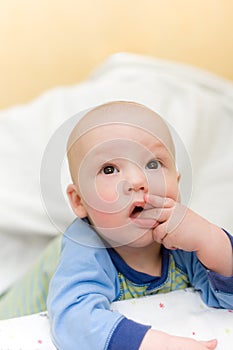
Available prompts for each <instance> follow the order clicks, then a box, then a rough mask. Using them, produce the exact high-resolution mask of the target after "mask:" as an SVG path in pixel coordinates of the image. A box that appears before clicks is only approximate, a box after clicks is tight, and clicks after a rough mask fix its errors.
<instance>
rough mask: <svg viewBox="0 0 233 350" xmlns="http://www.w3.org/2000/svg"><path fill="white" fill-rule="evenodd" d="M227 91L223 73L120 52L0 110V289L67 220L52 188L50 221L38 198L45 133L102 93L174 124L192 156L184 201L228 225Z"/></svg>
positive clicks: (231, 165)
mask: <svg viewBox="0 0 233 350" xmlns="http://www.w3.org/2000/svg"><path fill="white" fill-rule="evenodd" d="M232 97H233V84H232V83H230V82H227V81H225V80H224V79H221V78H217V77H215V76H212V75H211V74H208V73H206V72H204V71H200V70H197V69H194V68H191V67H188V66H184V65H178V64H175V63H172V62H166V61H160V60H156V59H149V58H147V57H142V56H135V55H130V54H123V53H122V54H116V55H114V56H112V57H110V58H109V59H108V60H107V61H106V62H104V64H103V65H102V66H101V67H100V68H99V69H97V70H96V71H95V72H94V73H93V75H92V77H90V79H88V80H87V81H85V82H83V83H81V84H78V85H75V86H71V87H67V88H65V87H60V88H57V89H54V90H50V91H48V92H47V93H45V94H44V95H42V96H40V97H39V98H38V99H36V100H34V101H33V102H31V103H29V104H27V105H24V106H16V107H14V108H11V109H8V110H5V111H2V112H1V113H0V160H1V171H0V246H1V249H0V294H1V292H3V291H4V290H5V289H6V288H7V287H9V286H10V285H11V284H12V283H13V282H14V281H15V280H16V279H18V278H19V277H20V276H21V275H22V274H23V273H24V272H25V271H26V270H27V269H28V267H29V266H30V265H31V263H32V261H33V260H34V259H35V257H36V256H37V255H38V254H39V252H40V251H41V250H42V249H43V247H45V245H46V244H47V242H48V240H49V239H50V238H51V237H52V236H54V235H56V234H57V233H58V231H59V229H60V230H62V229H61V228H63V227H65V226H67V225H68V224H69V221H70V217H69V218H68V217H66V215H61V213H63V207H62V205H63V204H62V203H57V202H56V193H52V191H51V193H50V195H51V198H52V199H54V203H55V205H56V208H57V213H56V218H55V221H56V222H58V225H56V226H55V225H53V223H52V222H51V220H50V218H49V217H48V216H47V213H46V208H44V205H43V202H42V200H41V194H40V175H39V174H40V164H41V159H42V156H43V152H44V149H45V147H46V145H47V143H48V141H49V139H50V137H51V135H52V134H53V133H54V132H55V130H56V129H57V128H58V127H59V125H61V123H63V122H64V121H65V120H67V119H68V118H69V117H71V116H72V115H74V114H75V113H77V112H79V111H80V110H83V109H85V108H89V107H91V106H94V105H97V104H99V103H103V102H106V101H109V100H118V99H125V100H133V101H137V102H141V103H143V104H145V105H147V106H148V107H150V108H152V109H154V110H156V111H157V112H159V113H160V114H161V115H162V116H163V117H164V118H166V119H167V120H168V121H169V122H170V123H171V124H172V125H173V126H174V127H175V129H176V130H177V132H178V133H179V134H180V137H181V139H182V140H183V142H184V144H185V146H186V148H187V150H188V153H189V154H190V157H191V160H192V170H193V181H192V183H191V185H193V191H192V199H191V202H190V205H191V207H192V208H193V209H194V210H196V211H198V212H199V213H200V214H202V215H203V216H205V217H206V218H208V219H209V220H211V221H213V222H215V223H216V224H218V225H221V226H223V227H224V228H226V229H228V230H229V231H230V232H233V216H232V213H231V208H232V198H233V161H232V150H233V137H232V132H233V98H232ZM184 170H185V169H184ZM181 179H182V178H181ZM52 219H53V220H54V218H52ZM2 247H4V249H3V248H2Z"/></svg>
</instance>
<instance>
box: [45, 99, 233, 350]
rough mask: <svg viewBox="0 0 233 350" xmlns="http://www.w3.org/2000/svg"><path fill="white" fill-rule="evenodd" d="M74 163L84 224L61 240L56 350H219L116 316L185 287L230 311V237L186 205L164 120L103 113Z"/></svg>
mask: <svg viewBox="0 0 233 350" xmlns="http://www.w3.org/2000/svg"><path fill="white" fill-rule="evenodd" d="M68 161H69V167H70V173H71V177H72V182H73V183H72V184H70V185H69V186H68V188H67V194H68V197H69V201H70V204H71V207H72V209H73V211H74V213H75V214H76V216H77V217H78V218H77V219H76V220H75V221H74V222H73V223H72V224H71V226H70V227H69V228H68V229H67V230H66V232H65V233H64V236H63V243H62V251H61V256H60V261H59V264H58V267H57V270H56V272H55V274H54V276H53V278H52V281H51V283H50V288H49V296H48V310H49V316H50V322H51V332H52V337H53V341H54V344H55V346H56V347H57V348H58V349H59V350H74V349H78V350H93V349H95V350H121V349H124V350H136V349H139V350H150V349H151V350H152V349H159V350H165V349H166V350H169V349H171V350H178V349H179V350H187V349H188V350H202V349H203V350H204V349H215V348H216V346H217V340H210V341H196V340H194V339H190V338H183V337H176V336H171V335H169V334H167V333H163V332H161V331H157V330H155V329H151V327H150V326H149V325H143V324H140V323H137V322H134V321H132V320H130V319H127V318H126V317H124V316H123V315H121V314H120V313H118V312H112V311H111V310H110V304H111V302H113V301H116V300H123V299H129V298H135V297H140V296H144V295H151V294H156V293H163V292H164V293H165V292H169V291H172V290H177V289H183V288H186V287H188V286H193V287H194V288H195V289H196V290H199V291H200V293H201V295H202V298H203V300H204V301H205V303H206V304H207V305H209V306H212V307H221V308H233V277H232V275H233V258H232V245H233V238H232V237H231V235H229V234H228V233H227V232H225V231H224V230H222V229H221V228H219V227H217V226H215V225H214V224H212V223H210V222H208V221H207V220H205V219H204V218H202V217H200V216H199V215H198V214H196V213H194V212H193V211H192V210H190V209H188V208H187V207H185V206H184V205H182V204H181V203H180V201H179V179H180V174H179V173H178V170H177V168H176V162H175V149H174V144H173V140H172V137H171V134H170V132H169V129H168V127H167V125H166V124H165V122H164V121H163V119H162V118H161V117H160V116H159V115H157V114H156V113H155V112H153V111H152V110H150V109H148V108H146V107H145V106H143V105H140V104H137V103H132V102H122V101H119V102H110V103H107V104H104V105H101V106H99V107H96V108H94V109H92V110H90V111H89V112H87V114H86V115H85V116H84V117H83V118H82V119H81V121H79V122H78V124H77V125H76V126H75V128H74V130H73V131H72V133H71V135H70V138H69V141H68ZM184 322H185V320H184Z"/></svg>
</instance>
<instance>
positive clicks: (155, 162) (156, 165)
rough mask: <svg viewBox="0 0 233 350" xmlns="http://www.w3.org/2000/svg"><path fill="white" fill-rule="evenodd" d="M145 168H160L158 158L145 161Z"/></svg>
mask: <svg viewBox="0 0 233 350" xmlns="http://www.w3.org/2000/svg"><path fill="white" fill-rule="evenodd" d="M146 168H147V169H150V170H157V169H159V168H161V162H160V161H159V160H151V161H149V162H148V163H147V165H146Z"/></svg>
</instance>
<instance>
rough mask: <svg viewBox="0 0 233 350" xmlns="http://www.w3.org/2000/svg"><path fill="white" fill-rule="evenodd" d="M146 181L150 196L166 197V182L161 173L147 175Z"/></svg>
mask: <svg viewBox="0 0 233 350" xmlns="http://www.w3.org/2000/svg"><path fill="white" fill-rule="evenodd" d="M147 181H148V187H149V189H148V190H149V191H148V192H149V193H150V194H153V195H156V196H161V197H165V196H166V195H167V181H166V177H165V176H164V173H163V172H162V171H159V172H153V173H152V172H151V173H149V174H147Z"/></svg>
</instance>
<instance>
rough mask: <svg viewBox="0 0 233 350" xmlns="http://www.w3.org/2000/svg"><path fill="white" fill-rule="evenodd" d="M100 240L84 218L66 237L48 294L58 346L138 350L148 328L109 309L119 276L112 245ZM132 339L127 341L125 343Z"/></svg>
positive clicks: (83, 349) (64, 349)
mask: <svg viewBox="0 0 233 350" xmlns="http://www.w3.org/2000/svg"><path fill="white" fill-rule="evenodd" d="M78 234H79V235H80V234H81V235H82V234H83V235H88V234H90V235H92V242H91V243H94V244H89V245H88V244H82V243H80V242H77V239H78V236H77V235H78ZM98 240H99V237H98V236H97V235H96V234H95V233H94V231H92V230H91V229H90V228H88V225H86V224H85V223H84V222H82V221H81V220H79V219H78V220H76V221H75V222H74V223H73V224H72V225H71V226H70V228H69V229H68V231H67V232H66V233H65V235H64V237H63V242H62V250H61V256H60V261H59V264H58V267H57V270H56V272H55V274H54V276H53V278H52V280H51V282H50V287H49V294H48V300H47V308H48V312H49V318H50V325H51V336H52V339H53V342H54V344H55V346H56V348H57V349H59V350H75V349H78V350H93V349H95V350H116V349H123V348H124V349H125V350H127V349H132V350H137V349H138V348H139V346H140V343H141V341H142V339H143V337H144V335H145V333H146V332H147V330H148V328H149V327H148V326H144V325H141V324H138V323H136V322H134V321H131V320H128V319H126V318H125V317H124V316H123V315H121V314H120V313H118V312H116V311H111V310H110V304H111V302H112V301H114V300H116V297H117V295H118V293H119V281H118V276H117V271H116V269H115V267H114V265H113V263H112V261H111V259H110V256H109V254H108V252H107V250H106V249H105V247H104V246H103V245H102V246H101V245H99V246H98V244H99V242H98ZM95 241H96V242H97V243H98V244H95V243H96V242H95ZM89 243H90V242H89ZM132 334H136V335H137V336H136V337H135V338H133V337H132ZM127 342H128V345H127V347H126V346H125V345H124V346H123V345H122V346H121V344H123V343H124V344H127Z"/></svg>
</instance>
